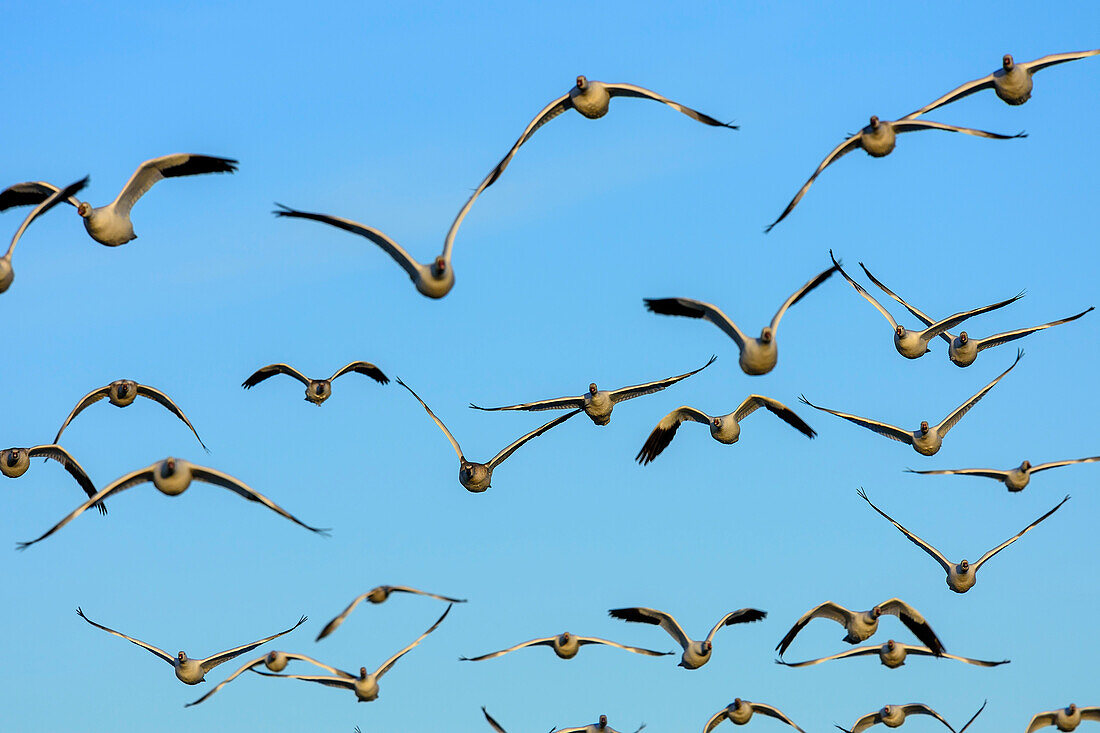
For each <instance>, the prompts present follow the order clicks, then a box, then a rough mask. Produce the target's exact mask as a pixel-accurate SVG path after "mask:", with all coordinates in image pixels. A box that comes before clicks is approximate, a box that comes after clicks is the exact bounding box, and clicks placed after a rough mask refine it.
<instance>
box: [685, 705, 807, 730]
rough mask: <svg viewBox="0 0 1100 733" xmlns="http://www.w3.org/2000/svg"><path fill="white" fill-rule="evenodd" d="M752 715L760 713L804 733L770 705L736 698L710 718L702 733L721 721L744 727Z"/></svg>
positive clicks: (713, 727)
mask: <svg viewBox="0 0 1100 733" xmlns="http://www.w3.org/2000/svg"><path fill="white" fill-rule="evenodd" d="M753 713H760V714H761V715H767V716H769V717H772V718H775V719H776V720H780V721H783V722H784V723H786V724H787V725H789V726H791V727H792V728H794V729H795V730H797V731H798V732H799V733H806V732H805V731H804V730H802V729H801V728H799V727H798V726H797V725H795V724H794V721H793V720H791V719H790V718H788V717H787V716H786V715H784V714H783V713H781V712H779V710H778V709H776V708H773V707H772V706H771V705H764V704H763V703H759V702H749V701H748V700H742V699H741V698H739V697H737V698H734V700H733V702H731V703H730V704H729V705H727V706H726V707H724V708H722V709H721V710H719V711H718V712H717V713H715V714H714V715H712V716H711V717H710V720H708V721H707V724H706V725H705V726H704V727H703V733H710V732H711V731H712V730H714V729H715V728H717V727H718V724H719V723H721V722H722V721H723V720H728V721H729V722H731V723H733V724H734V725H745V724H746V723H748V722H749V721H750V720H751V719H752V714H753Z"/></svg>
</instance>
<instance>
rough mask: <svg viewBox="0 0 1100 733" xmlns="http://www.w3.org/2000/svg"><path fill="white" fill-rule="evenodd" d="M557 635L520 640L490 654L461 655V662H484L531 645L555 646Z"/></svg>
mask: <svg viewBox="0 0 1100 733" xmlns="http://www.w3.org/2000/svg"><path fill="white" fill-rule="evenodd" d="M555 638H557V637H553V636H548V637H546V638H545V639H531V640H530V641H524V642H520V643H519V644H516V645H515V646H510V647H508V648H507V649H501V650H500V651H498V652H489V653H488V654H482V655H481V656H480V657H459V658H458V659H459V661H460V662H482V661H484V660H486V659H493V658H495V657H499V656H501V655H504V654H507V653H508V652H514V651H515V650H517V649H524V648H526V647H529V646H554V639H555Z"/></svg>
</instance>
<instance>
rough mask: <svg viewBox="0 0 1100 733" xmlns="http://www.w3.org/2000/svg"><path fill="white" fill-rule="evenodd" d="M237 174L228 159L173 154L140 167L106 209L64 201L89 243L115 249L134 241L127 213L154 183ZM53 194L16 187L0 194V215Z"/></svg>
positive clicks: (45, 188) (46, 188)
mask: <svg viewBox="0 0 1100 733" xmlns="http://www.w3.org/2000/svg"><path fill="white" fill-rule="evenodd" d="M236 170H237V161H235V160H232V159H230V158H215V157H213V156H210V155H193V154H190V153H175V154H173V155H164V156H161V157H159V158H152V159H150V160H147V161H145V162H144V163H142V164H141V165H139V166H138V168H137V170H136V171H134V174H133V175H132V176H130V180H129V181H127V182H126V185H125V186H124V187H123V188H122V191H120V192H119V194H118V197H117V198H116V199H115V200H114V201H112V202H111V203H109V204H107V205H106V206H100V207H97V208H92V206H91V204H89V203H87V202H82V201H78V200H77V199H76V198H74V197H72V196H68V197H66V200H67V201H68V202H69V203H70V204H72V205H73V206H75V207H76V211H77V213H78V214H80V216H81V217H82V218H83V219H84V228H85V229H87V230H88V234H90V235H91V237H92V239H94V240H95V241H97V242H99V243H100V244H105V245H107V246H108V247H117V246H119V245H120V244H126V243H127V242H129V241H131V240H133V239H137V235H136V234H134V226H133V224H132V223H131V222H130V209H132V208H133V207H134V204H136V203H137V201H138V199H140V198H141V197H142V196H143V195H144V194H145V192H146V191H148V190H149V189H150V188H152V187H153V184H154V183H156V182H157V181H163V180H164V179H165V178H176V177H178V176H196V175H199V174H202V173H234V172H236ZM56 190H57V189H56V188H55V187H54V186H53V185H51V184H49V183H43V182H42V181H28V182H27V183H19V184H16V185H15V186H12V187H10V188H8V189H7V190H6V191H4V192H3V193H0V211H3V210H4V209H6V208H8V207H10V206H21V205H25V204H31V203H38V202H39V201H42V200H45V199H46V197H48V196H49V195H50V194H51V193H53V192H54V191H56Z"/></svg>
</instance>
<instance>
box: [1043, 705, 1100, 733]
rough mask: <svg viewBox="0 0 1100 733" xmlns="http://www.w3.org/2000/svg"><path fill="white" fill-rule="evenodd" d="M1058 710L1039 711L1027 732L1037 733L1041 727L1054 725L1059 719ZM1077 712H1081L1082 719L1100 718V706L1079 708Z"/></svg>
mask: <svg viewBox="0 0 1100 733" xmlns="http://www.w3.org/2000/svg"><path fill="white" fill-rule="evenodd" d="M1059 712H1060V711H1058V710H1051V711H1049V712H1045V713H1039V714H1038V715H1036V716H1035V717H1033V718H1032V719H1031V722H1030V723H1028V725H1027V733H1035V731H1037V730H1039V729H1040V728H1046V727H1047V726H1048V725H1054V723H1055V721H1056V720H1057V719H1058V713H1059ZM1077 712H1079V713H1080V714H1081V720H1100V707H1097V708H1078V709H1077Z"/></svg>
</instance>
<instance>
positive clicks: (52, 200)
mask: <svg viewBox="0 0 1100 733" xmlns="http://www.w3.org/2000/svg"><path fill="white" fill-rule="evenodd" d="M89 180H90V179H89V178H88V176H84V178H82V179H81V180H79V181H77V182H75V183H70V184H69V185H68V186H66V187H65V188H63V189H61V190H60V191H55V192H53V193H51V194H50V195H49V196H47V197H46V198H45V199H44V200H43V201H42V203H40V204H38V205H37V206H35V207H34V208H33V209H31V212H30V213H29V214H27V217H26V218H25V219H23V223H22V224H20V225H19V228H18V229H16V230H15V235H14V236H13V237H12V238H11V244H9V245H8V251H7V252H6V253H5V255H4V256H5V257H8V258H10V257H11V253H12V252H13V251H14V250H15V245H16V244H17V243H18V242H19V239H20V237H22V236H23V232H25V231H26V230H27V227H29V226H30V225H31V222H32V221H34V220H35V219H37V218H38V217H40V216H42V215H43V214H45V213H46V212H47V211H49V210H50V209H52V208H53V207H55V206H57V205H58V204H59V203H61V202H62V201H67V200H69V199H71V198H72V197H73V196H74V195H76V193H77V192H79V191H80V190H81V189H82V188H84V187H85V186H87V185H88V181H89Z"/></svg>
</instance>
